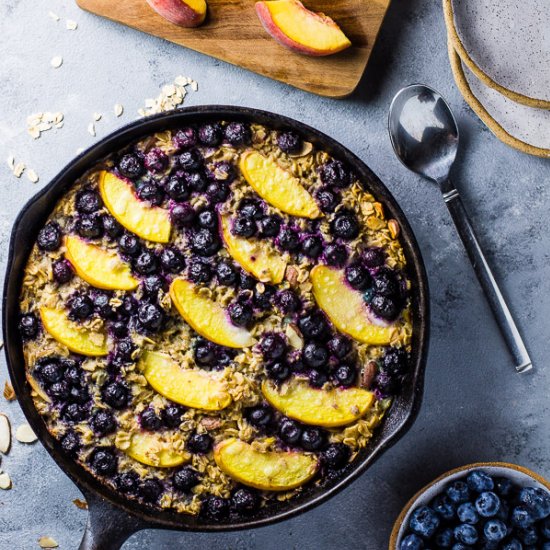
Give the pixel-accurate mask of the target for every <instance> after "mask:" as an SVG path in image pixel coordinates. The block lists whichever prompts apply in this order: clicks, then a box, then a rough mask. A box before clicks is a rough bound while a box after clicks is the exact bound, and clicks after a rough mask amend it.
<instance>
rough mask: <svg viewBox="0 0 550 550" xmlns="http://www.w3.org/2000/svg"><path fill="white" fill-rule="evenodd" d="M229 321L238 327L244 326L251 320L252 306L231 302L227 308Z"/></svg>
mask: <svg viewBox="0 0 550 550" xmlns="http://www.w3.org/2000/svg"><path fill="white" fill-rule="evenodd" d="M227 312H228V313H229V317H230V319H231V322H232V323H233V324H234V325H237V326H238V327H246V326H247V325H249V324H250V322H251V321H252V308H251V307H250V305H248V304H243V303H240V302H233V303H232V304H229V307H228V308H227Z"/></svg>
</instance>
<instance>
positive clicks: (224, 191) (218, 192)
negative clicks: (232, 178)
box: [206, 182, 229, 204]
mask: <svg viewBox="0 0 550 550" xmlns="http://www.w3.org/2000/svg"><path fill="white" fill-rule="evenodd" d="M206 194H207V195H208V198H209V199H210V202H212V203H214V204H215V203H217V202H224V201H225V200H226V199H227V197H228V196H229V187H228V186H227V185H226V184H224V183H220V182H218V183H216V182H214V183H211V184H210V185H208V187H207V188H206Z"/></svg>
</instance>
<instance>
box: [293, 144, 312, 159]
mask: <svg viewBox="0 0 550 550" xmlns="http://www.w3.org/2000/svg"><path fill="white" fill-rule="evenodd" d="M311 151H313V144H312V143H310V142H309V141H304V143H303V145H302V150H301V151H298V152H297V153H289V155H288V156H289V157H293V158H298V157H305V156H306V155H309V154H310V153H311Z"/></svg>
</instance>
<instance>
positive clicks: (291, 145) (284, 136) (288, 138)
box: [277, 131, 302, 155]
mask: <svg viewBox="0 0 550 550" xmlns="http://www.w3.org/2000/svg"><path fill="white" fill-rule="evenodd" d="M277 145H278V146H279V149H280V150H281V151H283V152H284V153H287V154H290V155H293V154H296V153H299V152H300V151H301V150H302V140H301V138H300V136H299V135H298V134H296V133H295V132H292V131H289V132H279V133H278V134H277Z"/></svg>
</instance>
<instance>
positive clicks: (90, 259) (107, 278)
mask: <svg viewBox="0 0 550 550" xmlns="http://www.w3.org/2000/svg"><path fill="white" fill-rule="evenodd" d="M65 246H66V247H67V251H66V252H65V256H66V258H67V260H69V262H71V265H72V266H73V267H74V269H75V271H76V273H77V274H78V276H79V277H80V278H81V279H84V280H85V281H86V282H87V283H90V284H91V285H92V286H94V287H96V288H103V289H106V290H134V289H135V288H137V286H138V284H139V281H138V280H137V279H136V278H134V277H132V272H131V270H130V266H129V264H127V263H126V262H124V261H123V260H122V259H121V258H120V257H119V256H118V254H117V253H116V252H113V251H110V250H105V249H103V248H100V247H99V246H96V245H94V244H90V243H87V242H86V241H85V240H83V239H81V238H80V237H76V236H74V235H69V236H68V237H66V238H65Z"/></svg>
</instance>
